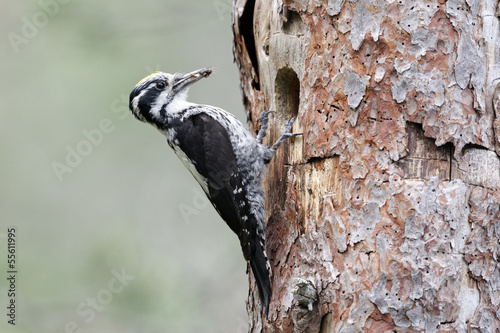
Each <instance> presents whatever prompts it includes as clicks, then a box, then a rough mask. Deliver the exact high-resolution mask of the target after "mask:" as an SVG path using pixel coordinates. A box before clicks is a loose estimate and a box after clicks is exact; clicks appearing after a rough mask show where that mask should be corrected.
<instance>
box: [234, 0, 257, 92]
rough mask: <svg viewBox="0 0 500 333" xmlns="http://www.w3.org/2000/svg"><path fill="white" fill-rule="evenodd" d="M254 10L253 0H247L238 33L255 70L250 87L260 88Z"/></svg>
mask: <svg viewBox="0 0 500 333" xmlns="http://www.w3.org/2000/svg"><path fill="white" fill-rule="evenodd" d="M254 10H255V0H248V1H247V3H246V4H245V8H244V9H243V14H242V15H241V18H240V24H239V28H240V34H241V36H242V37H243V41H244V42H245V47H246V49H247V53H248V57H249V58H250V61H251V62H252V67H253V69H254V71H255V77H254V79H253V81H252V87H253V88H254V89H256V90H260V83H259V62H258V60H257V50H256V49H255V37H254V30H253V14H254Z"/></svg>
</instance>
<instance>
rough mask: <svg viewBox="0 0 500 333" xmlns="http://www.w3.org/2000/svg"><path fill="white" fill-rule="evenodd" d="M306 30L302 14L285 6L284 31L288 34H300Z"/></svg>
mask: <svg viewBox="0 0 500 333" xmlns="http://www.w3.org/2000/svg"><path fill="white" fill-rule="evenodd" d="M303 31H304V22H303V21H302V18H301V17H300V14H299V13H297V12H295V11H293V10H290V9H288V8H287V7H283V32H284V33H285V34H288V35H295V36H299V35H301V34H302V33H303Z"/></svg>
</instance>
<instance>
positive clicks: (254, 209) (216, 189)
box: [129, 68, 296, 313]
mask: <svg viewBox="0 0 500 333" xmlns="http://www.w3.org/2000/svg"><path fill="white" fill-rule="evenodd" d="M211 72H212V70H211V69H210V68H203V69H200V70H198V71H194V72H191V73H188V74H168V73H161V72H158V73H154V74H152V75H150V76H148V77H146V78H144V79H143V80H142V81H140V82H139V83H138V84H137V85H136V86H135V88H134V89H133V90H132V92H131V94H130V105H129V106H130V110H131V111H132V113H133V114H134V116H135V117H136V118H137V119H139V120H140V121H143V122H147V123H149V124H151V125H153V126H154V127H155V128H156V129H158V130H159V131H160V132H161V133H162V134H164V135H165V136H166V138H167V142H168V144H169V145H170V147H172V149H173V150H174V151H175V153H176V155H177V156H178V157H179V158H180V159H181V161H182V162H183V163H184V165H185V166H186V167H187V168H188V169H189V171H190V172H191V173H192V175H193V176H194V178H195V179H196V180H197V181H198V183H199V184H200V185H201V187H202V188H203V190H204V192H205V193H206V195H207V196H208V198H209V200H210V201H211V202H212V205H213V206H214V207H215V209H216V210H217V212H218V213H219V215H220V216H221V217H222V219H223V220H224V221H225V222H226V223H227V225H228V226H229V227H230V228H231V230H233V231H234V232H235V233H236V235H238V238H239V240H240V244H241V248H242V250H243V256H244V257H245V259H246V260H247V261H248V262H249V263H250V266H251V268H252V272H253V275H254V277H255V280H256V282H257V287H258V290H259V296H260V300H261V303H262V306H263V308H264V309H265V310H266V313H267V312H268V311H269V302H270V299H271V282H270V273H271V269H270V266H269V263H268V260H267V256H266V251H265V248H266V247H265V232H264V219H265V211H264V192H263V191H262V189H261V175H262V172H263V171H264V169H265V164H267V163H268V162H269V161H270V160H271V158H272V157H273V155H274V153H275V151H276V149H277V148H278V147H279V146H280V144H281V143H282V142H283V141H284V140H286V139H287V138H289V137H292V136H294V135H296V134H294V133H290V130H291V127H292V124H293V122H294V120H295V118H293V119H291V120H290V121H289V122H288V123H287V125H286V129H285V133H284V134H283V135H282V136H281V137H280V139H279V140H278V141H277V142H276V144H274V145H273V146H272V147H267V146H264V145H262V144H261V140H262V138H263V137H264V136H265V130H266V128H267V121H268V115H269V112H270V111H265V112H263V113H262V115H261V117H260V120H261V129H260V131H259V133H258V135H257V138H254V137H253V136H252V135H251V134H250V132H249V131H248V130H247V129H246V128H245V127H244V126H243V125H242V124H241V123H240V122H239V121H238V120H237V119H236V118H235V117H234V116H233V115H232V114H230V113H228V112H226V111H224V110H222V109H220V108H217V107H213V106H208V105H198V104H193V103H189V102H187V101H186V97H187V91H188V87H189V86H190V85H191V84H192V83H194V82H196V81H198V80H200V79H201V78H203V77H207V76H209V75H210V74H211Z"/></svg>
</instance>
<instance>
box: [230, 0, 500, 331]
mask: <svg viewBox="0 0 500 333" xmlns="http://www.w3.org/2000/svg"><path fill="white" fill-rule="evenodd" d="M498 6H499V5H498V1H497V0H481V1H478V0H453V1H451V0H450V1H446V0H437V1H436V0H424V1H411V0H395V1H383V0H348V1H345V0H328V1H327V0H323V1H305V0H296V1H294V0H283V2H282V1H281V0H273V1H269V0H268V1H264V0H235V3H234V6H233V31H234V54H235V59H236V62H237V64H238V66H239V70H240V79H241V87H242V90H243V101H244V105H245V108H246V110H247V114H248V120H249V122H250V126H251V128H252V129H253V130H255V131H256V130H257V129H258V127H259V123H258V117H259V114H260V113H261V112H262V111H264V110H267V109H270V110H276V111H277V112H276V114H275V115H274V116H272V117H274V118H271V120H270V130H269V133H268V136H267V144H271V143H272V142H274V141H275V140H276V139H277V138H278V136H279V134H280V133H281V132H282V131H283V128H284V124H285V122H286V121H287V120H288V119H290V118H291V117H293V116H297V121H296V123H295V124H294V128H293V131H294V132H303V136H302V137H296V138H295V139H293V140H291V141H290V142H289V143H287V144H286V145H285V147H282V148H280V149H279V151H278V153H277V155H276V156H275V158H274V159H273V161H272V162H271V163H270V165H269V168H268V174H267V176H266V179H265V181H264V188H265V191H266V195H267V197H266V210H267V214H268V220H267V253H268V255H269V259H270V262H271V266H272V269H273V282H272V286H273V297H272V301H271V306H270V312H269V317H268V318H265V317H264V318H263V317H261V314H260V311H261V307H260V304H259V301H258V293H257V290H256V286H255V283H254V282H253V281H252V283H251V291H250V296H249V302H248V312H249V318H250V331H251V332H261V331H263V332H321V333H325V332H377V333H379V332H385V331H389V332H500V245H499V240H500V205H499V203H500V159H499V154H500V27H499V15H500V11H499V8H498Z"/></svg>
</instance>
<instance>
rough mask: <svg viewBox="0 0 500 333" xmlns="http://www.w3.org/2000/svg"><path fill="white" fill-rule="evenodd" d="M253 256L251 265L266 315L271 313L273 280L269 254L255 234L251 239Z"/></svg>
mask: <svg viewBox="0 0 500 333" xmlns="http://www.w3.org/2000/svg"><path fill="white" fill-rule="evenodd" d="M250 247H251V256H250V266H251V267H252V273H253V276H254V277H255V281H256V282H257V288H258V289H259V297H260V302H261V303H262V307H263V309H264V310H265V311H266V316H267V315H268V314H269V303H270V302H271V294H272V291H271V281H270V278H269V271H268V264H267V256H266V253H265V249H264V248H263V244H262V242H261V241H260V239H259V237H258V236H257V235H255V236H254V237H252V240H251V241H250Z"/></svg>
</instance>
